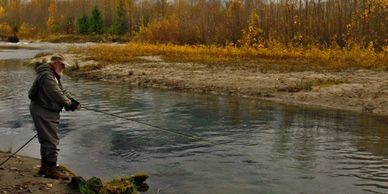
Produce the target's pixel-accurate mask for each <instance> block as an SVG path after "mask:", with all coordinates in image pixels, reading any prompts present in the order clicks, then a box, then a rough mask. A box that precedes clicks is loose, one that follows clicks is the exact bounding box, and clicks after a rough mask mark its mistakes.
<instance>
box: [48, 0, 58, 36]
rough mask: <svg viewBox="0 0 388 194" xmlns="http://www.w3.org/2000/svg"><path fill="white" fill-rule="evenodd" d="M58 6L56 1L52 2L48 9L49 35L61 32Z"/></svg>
mask: <svg viewBox="0 0 388 194" xmlns="http://www.w3.org/2000/svg"><path fill="white" fill-rule="evenodd" d="M57 12H58V9H57V4H56V1H55V0H51V1H50V5H49V7H48V18H47V30H48V32H49V33H56V32H58V31H59V27H60V26H59V23H58V18H57Z"/></svg>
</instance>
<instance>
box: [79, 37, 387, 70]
mask: <svg viewBox="0 0 388 194" xmlns="http://www.w3.org/2000/svg"><path fill="white" fill-rule="evenodd" d="M74 51H76V52H79V53H84V54H86V55H87V56H89V57H90V59H93V60H97V61H102V62H113V63H122V62H130V61H135V60H138V59H137V58H136V57H137V56H153V55H160V56H162V58H163V59H164V60H166V61H179V62H200V63H206V64H213V65H234V66H239V67H240V66H245V67H249V68H255V67H257V68H259V69H263V70H266V71H268V70H275V71H305V70H346V69H379V70H388V52H387V51H386V50H385V51H382V52H375V51H374V50H373V49H367V48H361V47H358V46H355V47H353V48H350V49H340V48H332V49H319V48H309V49H305V48H297V47H284V46H281V45H273V46H271V47H270V48H258V49H256V48H238V47H234V46H226V47H218V46H203V45H174V44H148V43H128V44H125V45H110V44H98V45H95V46H91V47H88V48H87V49H84V50H77V49H74Z"/></svg>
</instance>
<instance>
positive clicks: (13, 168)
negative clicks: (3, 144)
mask: <svg viewBox="0 0 388 194" xmlns="http://www.w3.org/2000/svg"><path fill="white" fill-rule="evenodd" d="M9 169H10V170H12V171H18V168H16V167H11V168H9Z"/></svg>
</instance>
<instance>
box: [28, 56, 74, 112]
mask: <svg viewBox="0 0 388 194" xmlns="http://www.w3.org/2000/svg"><path fill="white" fill-rule="evenodd" d="M36 73H37V76H36V78H35V80H34V83H33V84H32V86H31V88H30V90H29V91H28V97H29V98H30V99H31V102H33V103H37V104H39V105H40V106H42V107H43V108H46V109H49V110H51V111H55V112H59V111H61V110H62V109H63V107H68V106H70V104H71V100H70V99H69V98H70V97H71V96H70V95H69V94H68V93H67V92H66V90H64V89H63V87H62V84H61V82H60V80H58V79H57V78H56V77H55V76H54V73H53V71H52V70H51V68H50V66H49V64H47V63H44V64H42V65H39V66H38V67H37V68H36Z"/></svg>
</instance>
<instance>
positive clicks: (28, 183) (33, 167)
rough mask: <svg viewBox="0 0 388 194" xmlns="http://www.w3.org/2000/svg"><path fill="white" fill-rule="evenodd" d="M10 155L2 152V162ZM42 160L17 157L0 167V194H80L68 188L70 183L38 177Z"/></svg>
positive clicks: (0, 159) (0, 153) (0, 156)
mask: <svg viewBox="0 0 388 194" xmlns="http://www.w3.org/2000/svg"><path fill="white" fill-rule="evenodd" d="M8 156H9V154H7V153H4V152H0V161H4V160H5V159H6V158H7V157H8ZM39 168H40V160H38V159H35V158H30V157H25V156H16V157H15V158H12V159H11V160H9V161H8V162H7V163H6V164H4V165H3V166H2V167H0V193H2V194H6V193H37V194H40V193H42V194H43V193H61V194H65V193H69V194H70V193H72V194H73V193H74V194H76V193H79V192H78V191H76V190H74V189H72V188H71V187H69V186H68V183H69V181H63V180H54V179H48V178H44V177H41V176H38V170H39Z"/></svg>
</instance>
